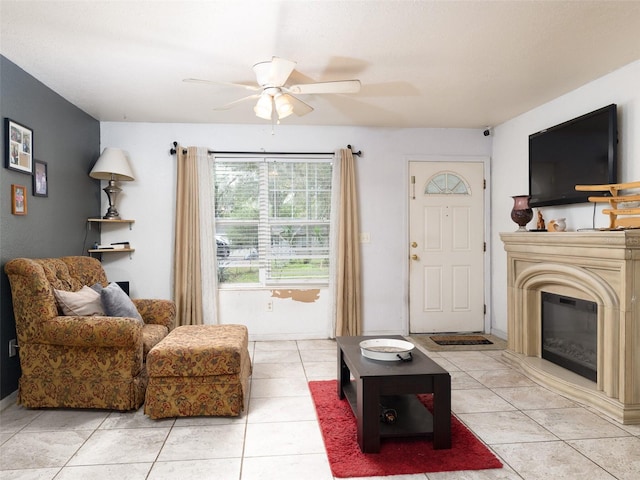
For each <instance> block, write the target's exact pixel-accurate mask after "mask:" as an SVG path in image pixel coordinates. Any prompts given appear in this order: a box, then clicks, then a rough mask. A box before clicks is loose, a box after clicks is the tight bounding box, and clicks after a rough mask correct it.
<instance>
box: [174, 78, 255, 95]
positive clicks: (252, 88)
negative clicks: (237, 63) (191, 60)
mask: <svg viewBox="0 0 640 480" xmlns="http://www.w3.org/2000/svg"><path fill="white" fill-rule="evenodd" d="M182 81H183V82H186V83H200V84H205V85H224V86H227V87H240V88H244V89H245V90H250V91H252V92H256V91H258V90H262V88H260V87H258V86H256V85H247V84H246V83H232V82H216V81H213V80H201V79H199V78H185V79H183V80H182Z"/></svg>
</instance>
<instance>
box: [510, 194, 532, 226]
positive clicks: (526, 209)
mask: <svg viewBox="0 0 640 480" xmlns="http://www.w3.org/2000/svg"><path fill="white" fill-rule="evenodd" d="M511 198H513V208H512V209H511V220H513V221H514V222H516V223H517V224H518V226H519V227H520V228H518V230H516V231H517V232H526V231H527V227H526V225H527V223H529V222H530V221H531V219H532V218H533V210H532V209H531V207H530V206H529V198H531V197H529V195H516V196H515V197H511Z"/></svg>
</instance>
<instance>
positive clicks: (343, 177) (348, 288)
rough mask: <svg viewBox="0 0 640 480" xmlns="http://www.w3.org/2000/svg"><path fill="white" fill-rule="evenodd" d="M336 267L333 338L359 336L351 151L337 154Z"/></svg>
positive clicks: (355, 204) (357, 249)
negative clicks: (338, 187) (338, 178)
mask: <svg viewBox="0 0 640 480" xmlns="http://www.w3.org/2000/svg"><path fill="white" fill-rule="evenodd" d="M338 209H339V212H338V215H339V219H338V235H337V265H336V332H335V334H336V336H356V335H360V334H361V332H362V308H361V303H362V302H361V286H360V284H361V280H360V239H359V231H360V225H359V220H358V197H357V194H356V171H355V161H354V158H353V155H352V153H351V149H348V148H345V149H342V150H340V204H339V206H338Z"/></svg>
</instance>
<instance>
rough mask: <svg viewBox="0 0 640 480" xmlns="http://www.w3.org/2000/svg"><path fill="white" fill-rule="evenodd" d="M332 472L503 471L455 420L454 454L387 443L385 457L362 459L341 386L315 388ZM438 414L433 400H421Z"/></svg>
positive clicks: (419, 442) (405, 442) (426, 444)
mask: <svg viewBox="0 0 640 480" xmlns="http://www.w3.org/2000/svg"><path fill="white" fill-rule="evenodd" d="M309 389H310V390H311V396H312V397H313V402H314V403H315V406H316V413H317V414H318V420H319V422H320V429H321V430H322V436H323V438H324V445H325V448H326V449H327V456H328V457H329V463H330V465H331V472H332V473H333V475H334V476H336V477H339V478H347V477H373V476H384V475H408V474H414V473H428V472H450V471H457V470H483V469H487V468H502V463H500V461H499V460H498V459H497V458H496V457H495V455H493V453H491V451H490V450H489V449H488V448H487V447H486V446H485V445H484V444H483V443H482V442H480V440H478V439H477V438H476V437H475V436H474V435H473V433H471V432H470V431H469V430H468V429H467V427H465V426H464V425H463V424H462V423H461V422H460V420H458V419H457V418H456V417H455V416H454V415H451V439H452V448H451V449H447V450H434V449H433V444H432V443H431V441H430V440H426V439H420V438H419V437H418V438H407V439H397V438H394V439H383V440H382V445H381V448H380V452H379V453H362V452H361V451H360V447H359V446H358V440H357V437H356V419H355V417H354V415H353V412H352V411H351V407H350V406H349V403H348V402H347V400H346V399H344V400H340V399H339V398H338V394H337V385H336V381H335V380H327V381H314V382H309ZM418 398H420V401H421V402H422V403H423V404H424V405H426V407H427V408H429V409H430V410H432V396H431V395H418Z"/></svg>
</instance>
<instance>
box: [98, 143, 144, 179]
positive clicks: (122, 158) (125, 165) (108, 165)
mask: <svg viewBox="0 0 640 480" xmlns="http://www.w3.org/2000/svg"><path fill="white" fill-rule="evenodd" d="M89 176H90V177H91V178H97V179H98V180H112V179H113V180H120V181H123V180H124V181H130V180H135V178H134V177H133V172H132V171H131V167H130V166H129V162H128V160H127V156H126V155H125V154H124V152H123V151H122V150H121V149H119V148H111V147H107V148H105V149H104V150H103V151H102V155H100V158H98V161H97V162H96V164H95V165H94V166H93V168H92V169H91V172H90V173H89Z"/></svg>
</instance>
